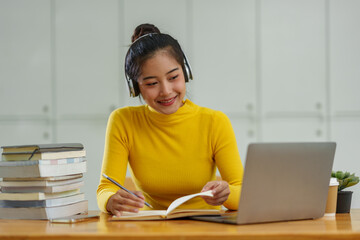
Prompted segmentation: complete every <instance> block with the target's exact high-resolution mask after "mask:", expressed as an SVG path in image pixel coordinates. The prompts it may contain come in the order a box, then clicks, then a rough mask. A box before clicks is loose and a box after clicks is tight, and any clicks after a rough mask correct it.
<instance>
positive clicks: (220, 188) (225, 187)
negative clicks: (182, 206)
mask: <svg viewBox="0 0 360 240" xmlns="http://www.w3.org/2000/svg"><path fill="white" fill-rule="evenodd" d="M209 190H212V193H213V195H214V196H213V197H207V196H203V197H202V198H203V199H204V200H205V202H207V203H208V204H210V205H214V206H217V205H222V204H223V203H224V202H225V201H226V200H227V199H228V197H229V194H230V188H229V184H228V183H227V182H226V181H211V182H208V183H206V184H205V186H204V187H203V189H202V190H201V192H206V191H209Z"/></svg>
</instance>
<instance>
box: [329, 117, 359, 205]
mask: <svg viewBox="0 0 360 240" xmlns="http://www.w3.org/2000/svg"><path fill="white" fill-rule="evenodd" d="M331 132H332V138H333V140H335V141H336V143H337V146H336V154H335V161H334V168H333V169H334V170H340V171H348V172H351V173H355V175H356V176H360V161H359V158H360V157H359V147H360V118H342V119H334V120H333V122H332V127H331ZM347 190H349V191H353V192H354V193H353V199H352V204H351V207H352V208H359V207H360V184H357V185H355V186H353V187H351V188H349V189H347Z"/></svg>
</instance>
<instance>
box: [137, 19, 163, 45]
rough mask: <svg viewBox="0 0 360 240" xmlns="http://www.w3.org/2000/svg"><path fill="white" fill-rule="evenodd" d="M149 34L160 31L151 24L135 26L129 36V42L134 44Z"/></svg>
mask: <svg viewBox="0 0 360 240" xmlns="http://www.w3.org/2000/svg"><path fill="white" fill-rule="evenodd" d="M149 33H160V30H159V29H158V28H157V27H156V26H155V25H153V24H149V23H144V24H140V25H139V26H137V27H136V28H135V30H134V33H133V35H132V36H131V42H135V41H136V39H138V38H139V37H141V36H143V35H146V34H149Z"/></svg>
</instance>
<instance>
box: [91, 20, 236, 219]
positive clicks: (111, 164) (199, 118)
mask: <svg viewBox="0 0 360 240" xmlns="http://www.w3.org/2000/svg"><path fill="white" fill-rule="evenodd" d="M132 42H133V43H132V45H131V46H130V48H129V51H128V53H127V55H126V60H125V74H126V79H127V81H128V84H129V89H130V94H131V95H132V96H137V95H141V96H142V98H143V99H144V100H145V102H146V105H143V106H137V107H125V108H120V109H117V110H115V111H114V112H112V114H111V115H110V117H109V122H108V126H107V132H106V140H105V150H104V159H103V165H102V172H103V173H105V174H106V175H108V176H109V177H112V178H114V179H115V180H116V181H118V182H119V183H121V184H123V183H124V180H125V176H126V169H127V166H128V164H129V166H130V170H131V174H132V178H133V180H134V182H135V184H136V186H137V188H138V189H139V190H140V191H137V192H135V194H136V195H137V196H139V197H138V198H137V197H135V196H133V195H131V194H129V193H127V192H125V191H123V190H121V189H120V190H119V189H118V188H117V187H116V186H115V185H114V184H112V183H111V182H109V181H108V180H107V179H105V178H101V181H100V184H99V186H98V190H97V199H98V205H99V208H100V209H101V210H102V211H104V212H110V213H112V214H114V215H117V216H120V215H121V212H122V211H130V212H137V211H138V210H139V208H144V200H146V201H147V202H148V203H150V205H152V206H153V207H154V209H166V208H167V207H168V206H169V204H170V203H171V202H172V201H174V200H175V199H176V198H178V197H181V196H184V195H188V194H192V193H197V192H200V191H207V190H212V193H213V197H202V198H194V199H192V200H190V201H189V202H187V203H185V204H184V205H182V207H183V208H195V209H201V208H215V209H219V208H220V205H222V204H223V205H224V206H225V207H227V208H228V209H237V205H238V201H239V196H240V189H241V182H242V174H243V167H242V164H241V160H240V156H239V153H238V149H237V145H236V140H235V135H234V132H233V130H232V127H231V123H230V121H229V119H228V118H227V117H226V115H225V114H223V113H221V112H219V111H214V110H211V109H208V108H204V107H200V106H197V105H196V104H194V103H192V102H191V101H190V100H189V99H186V100H184V99H185V95H186V85H185V82H187V81H188V80H189V79H191V78H192V76H191V70H190V66H189V64H188V62H187V59H186V57H185V54H184V53H183V52H182V50H181V47H180V45H179V44H178V42H177V41H176V40H175V39H174V38H172V37H171V36H170V35H167V34H162V33H160V31H159V29H158V28H156V27H155V26H154V25H151V24H142V25H140V26H138V27H137V28H136V29H135V31H134V35H133V37H132ZM216 167H217V168H218V169H219V172H220V174H221V177H222V179H223V180H221V181H215V179H216V176H215V173H216ZM144 209H147V207H146V206H145V208H144Z"/></svg>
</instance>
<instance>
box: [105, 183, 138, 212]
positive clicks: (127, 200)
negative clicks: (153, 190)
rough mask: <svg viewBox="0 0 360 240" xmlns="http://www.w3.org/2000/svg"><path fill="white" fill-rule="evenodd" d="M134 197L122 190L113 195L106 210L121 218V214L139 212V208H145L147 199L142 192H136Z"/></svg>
mask: <svg viewBox="0 0 360 240" xmlns="http://www.w3.org/2000/svg"><path fill="white" fill-rule="evenodd" d="M134 193H135V195H136V196H138V197H135V196H134V195H132V194H130V193H128V192H126V191H124V190H122V189H120V190H118V191H117V192H116V193H115V194H114V195H112V196H111V197H110V198H109V200H108V202H107V204H106V210H107V211H108V212H110V213H112V214H113V215H115V216H117V217H120V216H121V212H124V211H125V212H135V213H136V212H138V211H139V208H143V207H144V203H145V198H144V195H143V194H142V192H140V191H134Z"/></svg>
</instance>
